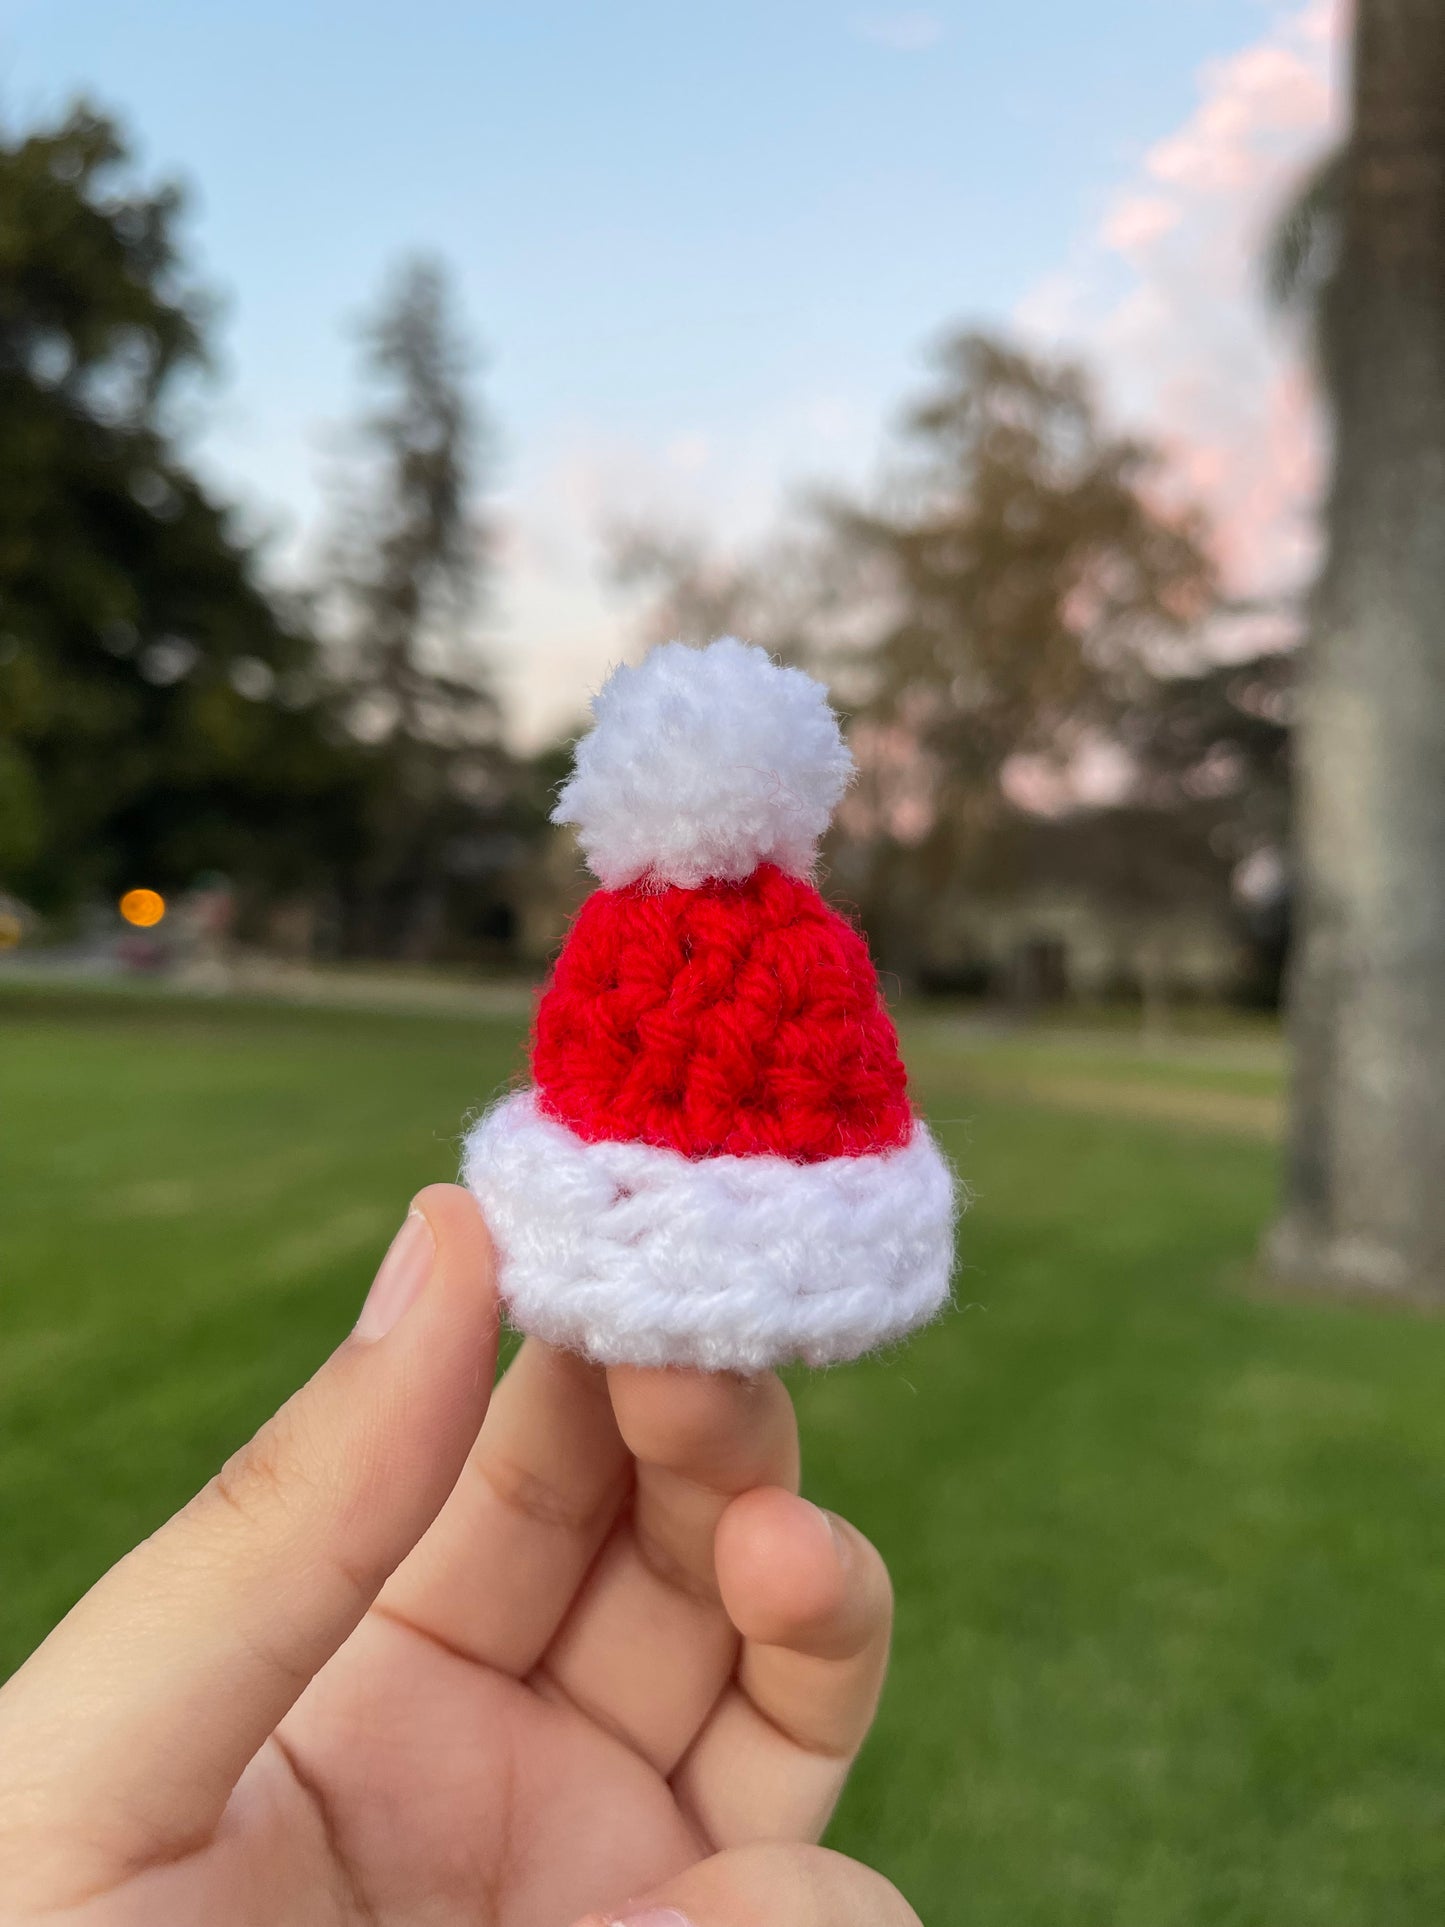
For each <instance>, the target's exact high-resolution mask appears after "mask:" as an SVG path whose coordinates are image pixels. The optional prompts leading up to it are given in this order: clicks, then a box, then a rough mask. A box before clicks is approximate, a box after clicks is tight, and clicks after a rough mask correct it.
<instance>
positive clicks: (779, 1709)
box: [673, 1487, 893, 1848]
mask: <svg viewBox="0 0 1445 1927" xmlns="http://www.w3.org/2000/svg"><path fill="white" fill-rule="evenodd" d="M715 1559H716V1568H717V1577H718V1586H719V1589H720V1591H721V1593H722V1598H723V1603H724V1605H725V1606H726V1608H727V1611H728V1615H729V1617H730V1618H731V1620H732V1621H733V1624H734V1625H735V1626H736V1627H737V1629H738V1631H739V1632H740V1633H741V1634H742V1638H743V1646H742V1652H741V1655H740V1658H739V1661H738V1666H737V1671H736V1673H735V1675H734V1678H733V1680H732V1682H731V1684H730V1685H729V1686H728V1688H727V1690H726V1691H725V1692H724V1694H723V1696H722V1697H721V1699H720V1700H719V1701H718V1703H717V1705H716V1707H715V1708H714V1709H713V1712H712V1713H711V1715H710V1716H709V1718H708V1721H707V1723H706V1725H705V1726H704V1727H703V1729H702V1731H701V1732H700V1733H699V1734H698V1736H697V1738H696V1740H694V1742H693V1744H692V1746H691V1748H690V1749H689V1751H688V1753H687V1755H686V1757H685V1758H684V1759H683V1761H682V1763H681V1765H680V1766H679V1767H678V1769H677V1772H676V1773H675V1774H674V1776H673V1786H674V1790H675V1791H676V1793H677V1796H678V1799H679V1800H680V1802H681V1803H682V1805H683V1807H684V1808H685V1810H686V1811H687V1812H688V1813H689V1814H690V1815H691V1816H692V1817H693V1818H694V1819H695V1820H696V1822H697V1824H698V1825H699V1826H700V1827H701V1829H702V1831H703V1833H704V1834H705V1836H706V1837H707V1839H709V1840H710V1841H711V1842H712V1843H713V1844H714V1845H715V1846H717V1847H719V1848H721V1847H736V1846H746V1845H750V1844H752V1843H753V1842H757V1841H766V1840H794V1841H810V1840H817V1839H818V1838H819V1837H820V1836H821V1834H822V1832H823V1829H824V1827H825V1826H826V1825H827V1823H828V1818H829V1815H830V1814H831V1813H832V1811H833V1807H834V1805H835V1803H836V1801H837V1799H838V1795H839V1794H840V1793H841V1792H842V1790H843V1783H844V1781H845V1780H846V1779H847V1777H848V1770H849V1768H850V1767H851V1765H852V1763H853V1759H854V1756H855V1755H856V1754H857V1751H858V1749H859V1747H860V1746H861V1745H862V1743H863V1740H864V1738H865V1737H866V1735H867V1732H868V1728H869V1726H870V1725H871V1724H872V1721H873V1714H874V1710H875V1708H876V1707H877V1704H878V1695H879V1693H880V1691H881V1690H882V1686H883V1677H884V1674H885V1672H886V1670H887V1665H888V1639H889V1633H890V1631H891V1627H892V1617H893V1602H892V1592H891V1588H890V1586H889V1583H888V1573H887V1569H886V1568H885V1566H884V1564H883V1561H882V1559H881V1558H880V1557H879V1555H878V1553H877V1552H876V1551H875V1550H874V1548H873V1547H872V1546H871V1545H870V1544H869V1543H868V1541H867V1540H866V1539H865V1538H864V1537H863V1535H862V1534H861V1533H860V1532H858V1531H856V1530H855V1528H854V1527H852V1526H850V1525H847V1524H846V1523H844V1522H843V1521H842V1520H840V1519H835V1518H833V1517H832V1516H831V1515H830V1514H828V1513H825V1512H820V1511H819V1510H818V1508H817V1507H816V1506H813V1505H809V1503H808V1502H807V1500H805V1499H800V1498H798V1497H797V1496H796V1495H795V1494H793V1493H791V1492H785V1491H782V1490H779V1489H777V1488H774V1487H763V1488H760V1489H756V1490H754V1491H751V1492H747V1493H744V1494H743V1496H742V1497H741V1498H739V1499H736V1500H734V1502H733V1503H732V1505H731V1506H729V1507H728V1509H727V1511H726V1512H725V1513H724V1515H723V1518H722V1521H721V1523H720V1525H719V1527H718V1532H717V1543H716V1548H715Z"/></svg>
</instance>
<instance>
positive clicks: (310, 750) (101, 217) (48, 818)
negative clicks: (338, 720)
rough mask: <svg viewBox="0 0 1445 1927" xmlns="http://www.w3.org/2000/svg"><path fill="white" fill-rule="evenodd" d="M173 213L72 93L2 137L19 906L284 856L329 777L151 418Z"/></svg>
mask: <svg viewBox="0 0 1445 1927" xmlns="http://www.w3.org/2000/svg"><path fill="white" fill-rule="evenodd" d="M181 214H182V203H181V197H180V195H179V194H178V192H177V191H176V190H175V189H174V188H171V187H161V188H159V189H147V188H146V187H144V186H141V185H139V184H137V182H136V181H135V179H134V171H133V168H132V165H131V160H130V155H129V152H128V150H127V146H126V142H125V139H124V137H123V135H122V133H121V132H120V130H119V129H118V128H117V127H116V126H115V125H114V123H112V122H111V121H109V120H107V119H106V118H105V117H104V116H103V115H101V114H99V113H97V112H95V111H94V110H93V109H91V108H88V107H85V106H78V107H76V108H74V109H73V110H72V111H70V112H69V113H67V114H66V115H65V116H64V117H63V118H62V119H60V120H59V121H58V122H57V123H56V124H55V125H54V126H51V127H47V128H41V129H38V130H35V131H32V132H30V133H28V134H26V135H23V136H19V137H14V138H9V139H4V138H0V446H3V448H4V451H5V459H4V464H3V472H0V881H3V882H4V883H5V884H7V885H8V886H9V887H11V888H12V889H14V890H15V891H16V892H17V893H18V894H20V895H21V896H24V897H27V898H29V899H30V900H31V901H33V902H36V903H37V904H40V905H42V906H50V907H61V906H64V905H65V904H67V903H70V902H73V901H75V900H76V899H78V898H82V897H84V896H86V895H89V894H91V893H93V892H96V891H105V892H107V893H109V892H114V891H116V890H118V889H120V888H122V887H124V886H125V885H126V884H128V883H135V882H142V881H143V882H147V883H154V884H159V885H161V886H162V887H167V886H169V885H171V884H175V883H183V882H185V881H186V880H187V879H188V878H189V877H190V876H191V875H192V874H194V872H195V871H197V870H199V869H203V868H207V867H216V866H219V867H223V868H226V869H229V870H232V871H235V872H238V873H242V874H244V875H246V876H248V877H259V878H265V877H268V876H275V875H276V874H278V873H280V872H292V871H294V870H296V869H297V868H298V867H301V868H305V867H306V866H307V865H308V864H309V863H310V862H311V861H312V860H313V854H314V853H313V851H312V849H311V845H310V839H311V837H312V833H313V831H314V830H315V828H316V825H317V822H318V817H317V814H316V811H317V810H318V809H319V811H320V815H321V816H324V815H325V798H326V797H327V795H328V794H330V793H331V791H332V790H333V788H334V786H335V784H336V783H337V782H338V781H339V780H340V772H339V769H338V765H337V763H336V760H335V757H334V755H333V752H332V750H331V747H330V746H329V744H328V743H327V741H326V740H325V737H324V735H323V733H322V731H321V728H320V725H319V722H318V719H317V716H316V714H315V711H314V710H313V709H312V708H311V707H310V705H309V702H308V690H309V677H310V672H311V670H312V667H313V659H314V647H313V644H312V641H311V638H310V636H309V635H308V633H307V632H306V629H305V627H304V625H303V624H302V623H300V622H299V621H298V620H296V619H294V618H290V617H286V616H284V615H282V614H281V613H279V612H278V610H277V608H276V606H275V605H274V604H273V602H272V601H271V600H270V599H269V598H268V597H267V596H266V595H265V594H264V593H263V592H262V590H261V588H260V587H259V586H258V582H257V577H256V568H255V558H254V556H253V555H252V553H251V552H250V550H249V549H248V547H247V546H246V544H245V543H244V542H243V541H242V540H241V539H240V538H239V537H238V536H237V535H236V533H235V531H234V529H233V527H232V525H231V520H230V518H229V516H228V515H227V513H226V511H225V509H224V508H223V507H222V506H221V505H220V504H219V503H217V502H216V501H215V500H214V499H213V498H212V496H211V495H210V494H209V492H208V491H207V490H206V489H205V488H204V487H203V486H202V485H201V483H200V482H199V481H198V480H197V479H196V477H195V475H194V474H193V473H192V472H191V470H190V468H189V466H188V465H187V462H186V460H185V458H184V455H183V453H182V450H181V447H180V444H179V441H178V439H177V436H176V434H175V432H174V429H173V427H172V425H171V413H172V411H171V408H170V401H171V397H172V396H173V394H174V393H175V391H176V390H177V388H178V387H184V385H185V383H186V382H187V380H188V379H191V378H193V377H195V376H196V375H197V374H199V373H202V372H203V371H204V369H205V365H206V328H207V321H208V313H207V309H206V306H205V303H204V302H203V301H202V300H201V299H200V298H199V297H198V296H197V294H196V292H195V291H194V289H192V288H191V287H190V285H189V284H188V282H187V279H186V276H185V263H184V258H183V254H182V251H181V247H180V241H179V232H178V228H179V222H180V219H181Z"/></svg>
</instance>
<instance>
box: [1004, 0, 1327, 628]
mask: <svg viewBox="0 0 1445 1927" xmlns="http://www.w3.org/2000/svg"><path fill="white" fill-rule="evenodd" d="M1343 34H1344V0H1308V3H1307V4H1304V5H1296V6H1293V7H1291V8H1289V9H1288V10H1287V11H1286V12H1284V13H1283V14H1281V15H1279V16H1278V17H1277V18H1276V20H1275V23H1274V24H1273V26H1272V27H1271V28H1270V30H1269V31H1268V32H1267V33H1266V34H1265V35H1264V36H1263V37H1262V38H1261V39H1260V40H1258V41H1257V42H1255V43H1254V44H1252V45H1250V46H1248V47H1245V48H1243V49H1241V51H1239V52H1238V53H1236V54H1234V55H1232V56H1231V57H1229V58H1228V59H1224V60H1217V61H1211V62H1210V63H1208V64H1207V65H1206V66H1205V67H1204V68H1203V69H1202V71H1201V73H1200V76H1199V94H1198V101H1197V104H1196V106H1195V108H1194V110H1193V111H1192V113H1191V114H1190V115H1189V116H1188V118H1187V119H1186V120H1185V121H1184V122H1183V124H1182V125H1181V126H1179V127H1178V128H1176V129H1175V130H1174V131H1173V132H1172V133H1171V134H1169V135H1168V136H1167V137H1166V138H1165V139H1163V140H1160V141H1159V142H1157V143H1156V144H1155V145H1154V146H1153V147H1151V148H1150V149H1149V150H1148V151H1147V152H1146V153H1145V154H1144V155H1143V156H1142V158H1141V159H1140V161H1139V162H1138V164H1137V165H1136V166H1135V167H1134V169H1133V170H1132V171H1131V173H1130V174H1129V176H1128V177H1127V178H1125V179H1123V180H1121V181H1120V183H1119V185H1118V188H1117V190H1116V192H1115V193H1114V195H1113V197H1112V198H1111V200H1110V202H1109V204H1108V206H1107V207H1106V209H1105V210H1104V213H1103V216H1102V218H1101V219H1100V220H1099V221H1098V222H1097V224H1096V225H1095V226H1094V227H1093V228H1092V229H1091V231H1090V232H1088V233H1087V234H1085V235H1083V236H1081V237H1080V241H1079V244H1078V246H1077V248H1076V249H1075V250H1074V253H1073V256H1072V258H1071V259H1070V260H1069V261H1068V262H1067V263H1066V264H1065V265H1064V266H1063V267H1062V268H1060V269H1059V270H1058V271H1056V272H1055V273H1053V274H1052V275H1050V276H1048V277H1047V278H1046V279H1045V280H1043V281H1041V282H1040V283H1039V285H1038V286H1037V287H1036V288H1035V289H1034V290H1033V291H1032V293H1031V294H1030V295H1029V297H1028V298H1027V299H1026V300H1025V301H1024V302H1023V303H1022V304H1021V307H1020V309H1019V312H1018V317H1017V318H1018V320H1019V322H1020V323H1021V325H1022V326H1023V327H1024V328H1025V329H1026V330H1027V331H1028V332H1030V333H1032V334H1034V335H1035V336H1041V337H1043V338H1044V339H1046V340H1048V341H1049V342H1051V343H1054V344H1058V345H1061V346H1069V345H1072V346H1077V347H1078V348H1080V349H1081V350H1082V351H1083V352H1084V353H1085V354H1086V355H1087V356H1088V357H1089V358H1090V359H1091V360H1093V361H1094V362H1095V363H1097V364H1098V365H1099V366H1100V367H1101V369H1102V370H1103V374H1104V378H1105V381H1106V383H1107V387H1108V391H1109V394H1110V397H1111V399H1112V400H1113V401H1114V403H1115V405H1116V407H1117V408H1118V409H1119V410H1120V411H1121V412H1122V413H1124V414H1125V416H1126V417H1127V418H1128V420H1129V421H1130V422H1131V424H1134V425H1136V426H1138V427H1140V428H1141V429H1143V430H1144V432H1146V433H1148V434H1149V435H1151V436H1152V437H1153V438H1155V439H1157V440H1160V441H1162V442H1163V443H1164V444H1165V446H1166V448H1167V449H1168V451H1169V453H1170V455H1171V456H1172V458H1173V466H1174V472H1175V474H1176V475H1177V476H1178V478H1179V481H1180V483H1181V485H1182V487H1183V488H1184V489H1186V490H1187V491H1188V492H1189V493H1190V494H1191V495H1192V496H1193V498H1194V499H1196V500H1198V501H1200V502H1201V503H1202V504H1203V505H1204V507H1205V508H1206V509H1207V510H1208V511H1209V512H1210V514H1211V516H1212V518H1213V521H1214V525H1215V530H1216V540H1217V544H1218V550H1219V557H1220V561H1221V564H1222V566H1223V569H1224V572H1225V576H1226V580H1227V581H1228V583H1229V585H1230V586H1231V587H1232V588H1233V589H1235V590H1236V591H1238V592H1240V593H1259V594H1268V593H1271V592H1276V591H1279V590H1283V589H1288V588H1293V587H1296V586H1298V584H1299V583H1300V582H1302V581H1303V580H1304V579H1305V578H1306V576H1307V575H1308V573H1309V571H1310V569H1311V568H1312V566H1313V562H1314V557H1315V543H1316V535H1315V517H1314V509H1315V505H1316V501H1317V498H1318V494H1319V488H1320V482H1321V477H1322V470H1323V446H1324V438H1323V434H1322V431H1321V425H1320V420H1319V411H1318V407H1317V403H1316V400H1315V397H1314V395H1313V392H1312V389H1311V384H1310V382H1309V379H1308V376H1307V373H1306V370H1305V366H1304V361H1305V357H1304V353H1303V344H1302V343H1301V342H1300V340H1299V339H1298V337H1297V336H1296V335H1294V334H1292V333H1291V332H1290V331H1289V330H1288V329H1287V328H1285V327H1284V325H1283V324H1282V323H1281V322H1280V321H1279V320H1278V319H1277V318H1275V317H1272V316H1271V315H1270V314H1269V312H1268V308H1267V304H1266V302H1265V299H1264V294H1263V276H1262V273H1261V262H1262V258H1263V255H1264V253H1265V250H1266V247H1267V244H1268V237H1269V233H1270V230H1271V226H1272V224H1273V222H1274V220H1275V218H1276V217H1277V215H1278V212H1279V210H1280V208H1281V207H1282V206H1283V205H1284V204H1285V203H1286V201H1287V199H1288V197H1289V195H1290V194H1291V192H1292V191H1293V190H1294V188H1295V187H1296V185H1297V184H1298V182H1299V180H1300V178H1301V176H1302V174H1303V173H1304V171H1305V169H1306V168H1307V167H1308V166H1309V165H1310V163H1311V162H1312V161H1313V160H1314V159H1315V158H1316V157H1317V156H1318V155H1319V154H1320V153H1322V152H1323V151H1324V149H1325V148H1326V147H1328V146H1329V145H1330V143H1331V142H1333V141H1334V140H1335V139H1337V138H1338V135H1339V132H1340V102H1339V95H1338V90H1337V88H1336V86H1335V85H1334V80H1333V75H1334V69H1335V66H1336V62H1337V58H1338V53H1339V49H1340V45H1341V41H1342V39H1343Z"/></svg>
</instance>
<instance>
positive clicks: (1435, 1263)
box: [1273, 0, 1445, 1298]
mask: <svg viewBox="0 0 1445 1927" xmlns="http://www.w3.org/2000/svg"><path fill="white" fill-rule="evenodd" d="M1357 8H1358V10H1357V20H1356V30H1355V70H1354V130H1353V134H1352V138H1351V145H1350V159H1349V166H1348V169H1347V186H1346V203H1345V208H1344V219H1343V240H1342V253H1341V259H1340V265H1339V270H1338V273H1337V274H1336V276H1335V277H1334V282H1333V286H1332V289H1331V291H1330V294H1329V297H1328V304H1327V310H1328V311H1327V313H1326V315H1325V317H1324V320H1325V327H1324V350H1325V354H1324V359H1325V363H1326V376H1327V382H1328V386H1329V390H1330V400H1331V402H1332V405H1333V413H1334V423H1335V456H1334V480H1333V487H1332V491H1331V497H1330V502H1329V507H1328V515H1327V537H1328V553H1327V560H1326V565H1325V569H1324V573H1323V576H1322V579H1321V582H1320V585H1319V589H1318V591H1317V597H1316V604H1315V609H1314V617H1313V623H1312V637H1311V641H1310V644H1309V648H1308V652H1307V657H1306V663H1305V674H1304V687H1303V692H1302V708H1301V715H1300V719H1299V729H1298V732H1297V748H1296V757H1297V767H1296V780H1297V804H1298V816H1297V820H1298V825H1299V863H1300V889H1301V899H1302V901H1301V910H1302V927H1301V931H1300V937H1299V941H1298V943H1297V947H1296V956H1295V961H1294V965H1293V969H1292V980H1291V986H1290V1007H1291V1024H1292V1032H1293V1046H1294V1063H1295V1071H1294V1088H1293V1093H1292V1117H1291V1139H1290V1153H1289V1164H1288V1174H1287V1180H1286V1185H1287V1196H1286V1208H1285V1214H1284V1217H1283V1219H1282V1222H1281V1224H1280V1226H1279V1227H1278V1229H1277V1231H1276V1233H1275V1236H1274V1239H1273V1255H1274V1258H1275V1260H1276V1262H1277V1264H1278V1265H1279V1266H1280V1267H1281V1268H1282V1269H1284V1270H1286V1271H1288V1272H1290V1273H1293V1274H1296V1275H1302V1276H1304V1277H1306V1278H1308V1279H1311V1280H1315V1281H1318V1282H1323V1283H1329V1282H1340V1283H1344V1284H1347V1285H1351V1286H1363V1287H1367V1288H1374V1289H1383V1290H1391V1291H1404V1292H1411V1293H1426V1294H1429V1295H1432V1296H1435V1297H1439V1298H1445V4H1442V0H1357Z"/></svg>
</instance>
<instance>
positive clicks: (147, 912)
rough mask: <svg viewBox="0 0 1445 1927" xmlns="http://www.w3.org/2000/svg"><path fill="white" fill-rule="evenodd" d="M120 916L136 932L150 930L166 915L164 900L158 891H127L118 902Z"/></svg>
mask: <svg viewBox="0 0 1445 1927" xmlns="http://www.w3.org/2000/svg"><path fill="white" fill-rule="evenodd" d="M120 914H121V915H122V916H123V917H124V918H125V920H126V922H127V923H133V924H134V925H135V927H136V929H137V930H150V929H153V928H154V927H155V925H156V924H158V923H159V922H160V920H161V918H162V917H163V916H164V915H165V914H166V900H165V898H164V897H163V896H162V895H161V893H160V891H159V890H127V891H126V893H125V895H124V896H123V897H122V898H121V900H120Z"/></svg>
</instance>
